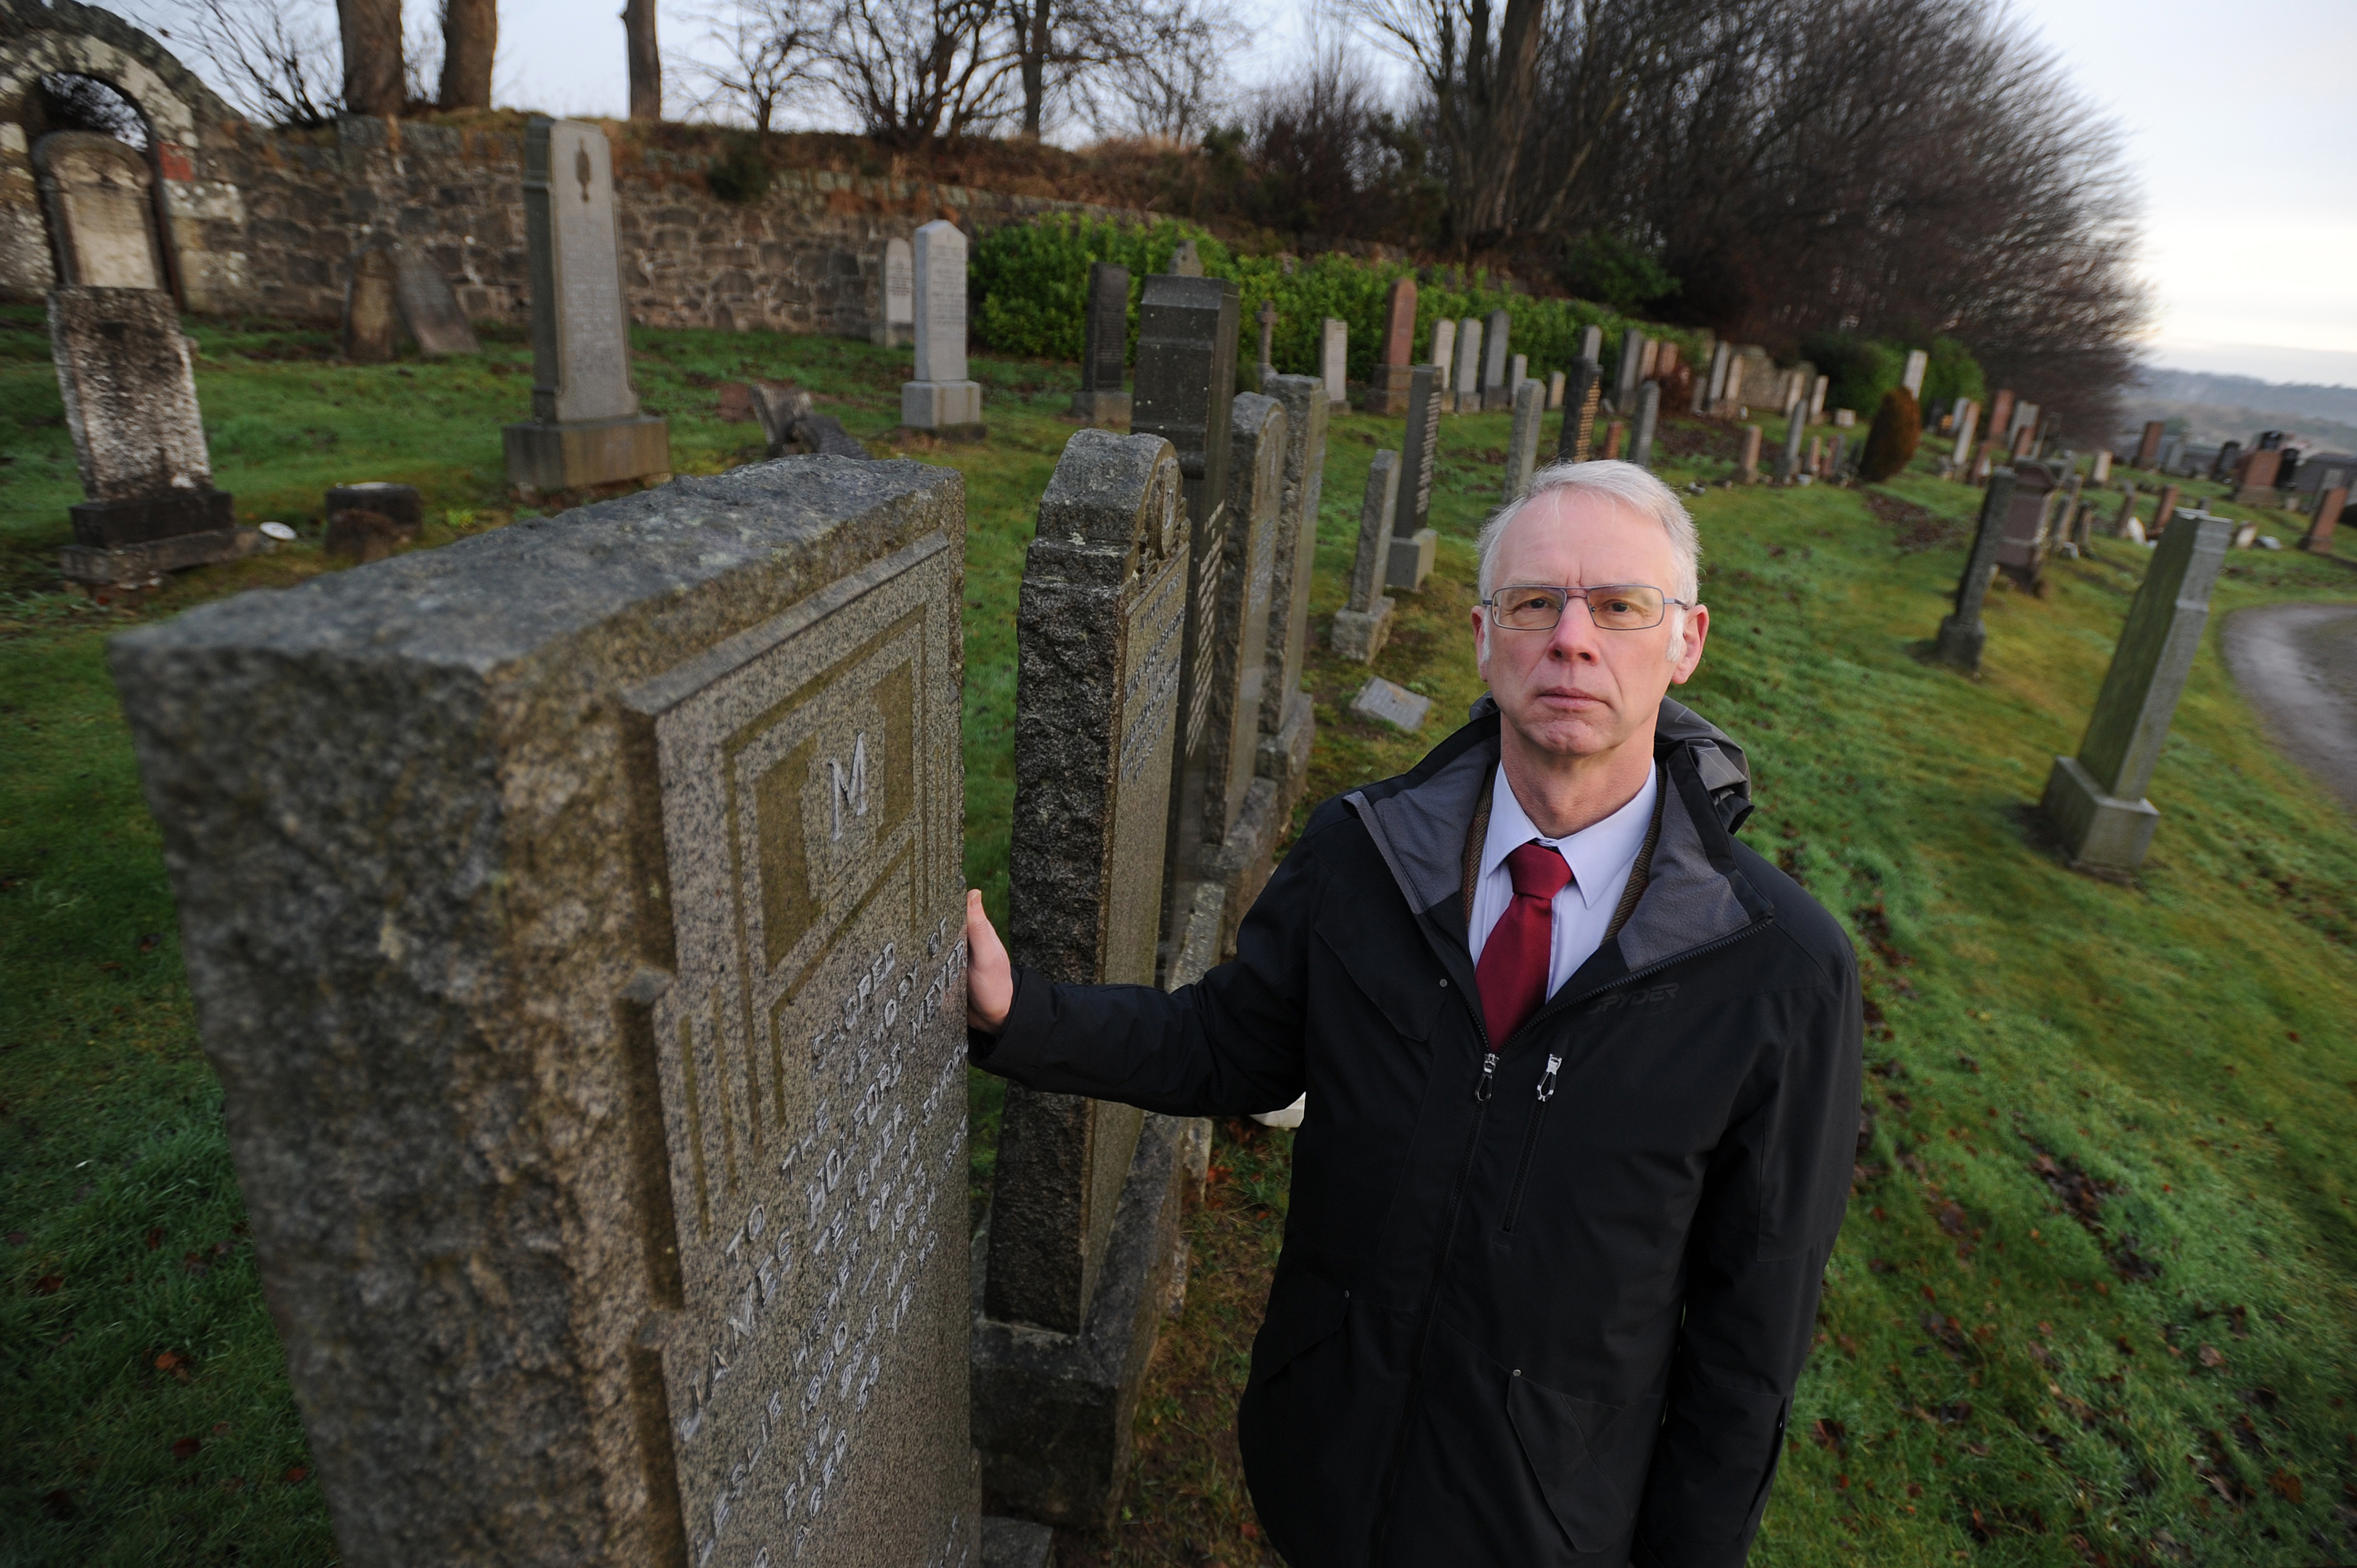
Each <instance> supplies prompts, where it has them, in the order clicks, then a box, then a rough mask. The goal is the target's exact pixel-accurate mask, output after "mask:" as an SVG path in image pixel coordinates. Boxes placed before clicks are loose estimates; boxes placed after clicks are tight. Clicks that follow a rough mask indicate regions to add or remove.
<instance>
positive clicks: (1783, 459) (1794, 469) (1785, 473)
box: [1776, 399, 1809, 485]
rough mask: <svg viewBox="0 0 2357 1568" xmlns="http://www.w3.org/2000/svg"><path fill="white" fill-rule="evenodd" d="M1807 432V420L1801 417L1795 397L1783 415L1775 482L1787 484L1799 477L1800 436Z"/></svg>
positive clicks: (1800, 409)
mask: <svg viewBox="0 0 2357 1568" xmlns="http://www.w3.org/2000/svg"><path fill="white" fill-rule="evenodd" d="M1808 433H1809V422H1808V420H1807V419H1805V418H1803V408H1802V404H1801V402H1800V400H1798V399H1795V400H1794V401H1793V403H1792V407H1791V408H1790V409H1788V410H1787V411H1786V412H1785V415H1784V445H1783V447H1782V449H1781V451H1779V452H1778V453H1777V454H1776V482H1777V483H1778V484H1780V485H1789V484H1791V483H1792V481H1793V480H1794V479H1797V478H1800V477H1801V437H1802V436H1803V435H1807V434H1808Z"/></svg>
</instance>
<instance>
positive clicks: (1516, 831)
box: [1467, 767, 1662, 996]
mask: <svg viewBox="0 0 2357 1568" xmlns="http://www.w3.org/2000/svg"><path fill="white" fill-rule="evenodd" d="M1661 788H1662V785H1661V769H1660V768H1658V767H1656V768H1653V769H1652V771H1650V772H1648V773H1647V774H1646V775H1645V787H1644V788H1643V789H1640V790H1638V791H1637V794H1636V797H1635V798H1634V799H1633V800H1631V801H1630V802H1629V803H1628V804H1627V805H1625V806H1623V807H1621V808H1620V810H1619V811H1615V812H1613V813H1612V814H1611V815H1610V816H1609V817H1607V818H1605V819H1604V820H1603V821H1602V822H1590V823H1589V824H1588V825H1587V826H1586V827H1584V828H1582V829H1580V830H1579V831H1578V832H1576V833H1573V834H1570V835H1569V836H1568V837H1566V838H1559V839H1551V838H1549V837H1547V836H1546V835H1545V834H1544V833H1543V832H1539V830H1538V829H1537V828H1536V827H1534V826H1533V825H1532V822H1531V819H1530V813H1529V812H1527V811H1523V803H1522V802H1521V801H1520V800H1515V799H1514V791H1513V789H1512V786H1511V785H1509V784H1508V783H1507V782H1506V770H1505V769H1504V768H1499V769H1498V779H1497V784H1496V786H1495V787H1494V788H1493V789H1491V791H1490V832H1489V836H1488V837H1486V838H1485V839H1483V840H1482V843H1481V872H1480V877H1479V878H1478V879H1477V880H1476V881H1475V882H1474V884H1473V925H1472V929H1471V930H1469V932H1468V933H1467V935H1468V936H1469V938H1470V939H1471V941H1472V945H1473V961H1474V962H1475V963H1477V964H1478V963H1480V961H1481V949H1482V948H1483V946H1485V945H1486V944H1487V943H1488V942H1489V940H1490V932H1491V930H1492V929H1495V927H1496V926H1497V924H1498V921H1499V918H1501V916H1503V915H1504V914H1505V912H1506V907H1507V906H1508V905H1510V904H1512V902H1513V901H1514V876H1513V873H1512V872H1511V871H1509V870H1507V869H1506V856H1508V855H1509V854H1512V853H1513V852H1514V851H1515V850H1517V849H1519V848H1521V847H1522V846H1523V845H1524V844H1526V843H1531V842H1532V841H1533V840H1534V839H1535V840H1536V841H1537V842H1539V843H1543V844H1545V845H1546V846H1547V847H1548V848H1550V849H1553V850H1555V851H1557V852H1559V853H1560V854H1562V855H1563V858H1564V859H1565V860H1566V862H1568V863H1569V865H1570V866H1571V880H1570V881H1569V882H1567V883H1566V884H1565V885H1564V888H1563V891H1562V892H1560V893H1558V894H1556V895H1555V941H1554V945H1553V947H1552V948H1551V949H1550V950H1549V951H1548V953H1547V983H1546V988H1547V994H1548V995H1549V996H1553V995H1554V994H1555V992H1556V991H1557V990H1559V989H1561V987H1562V985H1563V983H1564V982H1565V981H1566V980H1569V979H1570V978H1571V976H1572V972H1573V971H1575V970H1577V968H1578V967H1579V966H1580V965H1581V964H1583V963H1586V962H1587V958H1588V955H1589V954H1590V953H1593V952H1594V951H1595V950H1597V949H1598V948H1599V947H1601V946H1603V945H1604V932H1605V929H1606V928H1607V927H1609V926H1610V925H1611V924H1612V914H1613V911H1614V910H1616V909H1618V908H1620V895H1621V894H1622V893H1624V892H1626V891H1627V890H1628V887H1629V874H1630V873H1631V871H1634V870H1635V869H1636V867H1637V855H1638V853H1639V852H1640V851H1641V850H1642V849H1643V848H1644V847H1645V834H1646V832H1648V831H1649V830H1650V829H1651V828H1652V825H1653V800H1654V797H1655V796H1657V795H1658V794H1660V793H1661Z"/></svg>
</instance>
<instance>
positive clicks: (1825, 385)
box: [1809, 376, 1834, 424]
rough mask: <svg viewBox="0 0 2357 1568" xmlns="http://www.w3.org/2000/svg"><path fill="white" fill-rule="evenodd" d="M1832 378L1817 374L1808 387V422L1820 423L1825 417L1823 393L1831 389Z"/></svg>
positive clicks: (1832, 384)
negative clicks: (1813, 381)
mask: <svg viewBox="0 0 2357 1568" xmlns="http://www.w3.org/2000/svg"><path fill="white" fill-rule="evenodd" d="M1833 386H1834V379H1833V377H1831V376H1819V377H1818V378H1817V379H1816V381H1815V383H1814V384H1813V386H1812V387H1811V388H1810V389H1809V423H1810V424H1823V423H1824V417H1825V394H1826V393H1827V392H1831V391H1833Z"/></svg>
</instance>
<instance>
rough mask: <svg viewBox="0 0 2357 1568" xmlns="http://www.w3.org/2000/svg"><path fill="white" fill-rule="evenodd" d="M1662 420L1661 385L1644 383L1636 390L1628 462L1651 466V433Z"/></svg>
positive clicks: (1638, 465)
mask: <svg viewBox="0 0 2357 1568" xmlns="http://www.w3.org/2000/svg"><path fill="white" fill-rule="evenodd" d="M1661 420H1662V383H1661V382H1659V381H1646V382H1644V383H1642V384H1641V385H1640V386H1639V387H1638V388H1637V429H1636V435H1635V437H1634V439H1632V440H1631V442H1630V443H1629V461H1631V463H1634V464H1636V465H1637V467H1641V468H1650V467H1652V466H1653V433H1654V431H1655V430H1656V429H1657V428H1659V426H1660V424H1661Z"/></svg>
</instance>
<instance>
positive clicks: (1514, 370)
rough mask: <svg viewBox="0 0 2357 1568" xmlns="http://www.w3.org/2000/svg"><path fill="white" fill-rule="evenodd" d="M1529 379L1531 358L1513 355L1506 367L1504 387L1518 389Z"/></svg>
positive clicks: (1524, 355) (1526, 355)
mask: <svg viewBox="0 0 2357 1568" xmlns="http://www.w3.org/2000/svg"><path fill="white" fill-rule="evenodd" d="M1530 379H1531V357H1530V356H1529V355H1528V354H1517V355H1515V356H1514V357H1513V359H1512V360H1511V361H1509V362H1508V364H1507V366H1506V385H1507V386H1508V387H1509V388H1512V387H1518V386H1521V385H1522V384H1523V382H1524V381H1528V380H1530Z"/></svg>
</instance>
